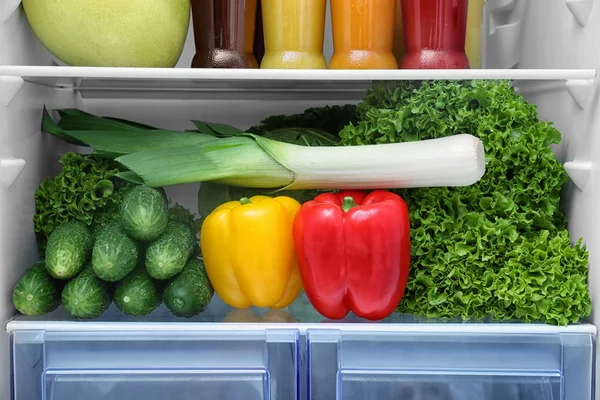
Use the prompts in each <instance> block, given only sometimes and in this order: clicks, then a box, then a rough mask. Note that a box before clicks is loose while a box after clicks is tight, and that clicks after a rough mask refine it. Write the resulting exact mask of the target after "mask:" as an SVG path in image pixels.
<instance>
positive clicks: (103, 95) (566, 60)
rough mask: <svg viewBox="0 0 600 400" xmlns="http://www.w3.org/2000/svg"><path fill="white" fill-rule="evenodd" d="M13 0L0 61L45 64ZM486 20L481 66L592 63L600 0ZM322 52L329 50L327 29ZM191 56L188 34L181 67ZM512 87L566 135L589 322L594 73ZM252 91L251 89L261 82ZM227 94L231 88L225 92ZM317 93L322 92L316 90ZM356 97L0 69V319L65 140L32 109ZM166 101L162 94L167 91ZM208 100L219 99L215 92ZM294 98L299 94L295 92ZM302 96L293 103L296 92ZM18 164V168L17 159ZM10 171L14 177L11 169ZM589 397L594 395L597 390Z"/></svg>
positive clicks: (177, 123) (176, 122)
mask: <svg viewBox="0 0 600 400" xmlns="http://www.w3.org/2000/svg"><path fill="white" fill-rule="evenodd" d="M18 4H19V1H17V0H2V1H0V64H4V65H52V64H53V62H54V61H53V59H52V57H51V56H50V55H49V54H48V52H47V51H46V50H45V49H44V48H43V47H42V46H41V45H40V44H39V42H38V41H37V39H36V38H35V37H34V35H33V34H32V32H31V30H30V28H29V26H28V24H27V21H26V19H25V16H24V14H23V11H22V9H21V8H19V7H18ZM486 9H487V12H486V17H485V18H484V27H483V33H484V37H483V40H484V44H485V45H486V46H487V51H486V52H485V54H484V63H485V66H486V67H487V68H598V67H599V66H600V55H599V50H600V1H598V0H596V1H594V0H488V4H487V6H486ZM327 31H328V33H327V34H326V44H325V53H326V55H327V56H328V58H329V56H330V55H331V53H332V46H331V35H330V29H329V25H328V27H327ZM193 53H194V46H193V40H192V36H191V28H190V36H189V40H188V43H187V44H186V48H185V50H184V52H183V54H182V57H181V60H180V63H179V65H178V66H180V67H187V66H189V64H190V62H191V58H192V56H193ZM516 86H517V88H518V89H519V90H520V91H521V92H522V93H523V95H524V96H526V97H527V99H528V100H530V101H533V102H535V103H536V104H538V105H539V111H540V118H541V119H546V120H551V121H554V122H555V124H556V126H557V127H558V128H559V129H560V130H561V132H562V133H563V143H562V144H561V145H560V146H559V147H558V148H557V154H558V156H559V158H560V159H561V161H564V162H568V163H569V164H567V166H568V169H569V173H570V174H571V176H572V177H573V180H574V181H575V182H576V183H577V184H573V183H572V184H569V187H568V188H567V190H566V191H567V196H566V198H567V199H568V201H567V204H566V207H567V211H568V216H569V218H570V230H571V232H572V234H573V239H574V240H576V239H577V238H578V237H584V238H585V239H586V243H587V245H588V247H589V249H590V268H591V272H590V286H591V290H592V296H593V298H594V299H593V300H594V305H595V306H596V307H595V308H594V320H600V307H598V305H599V303H598V301H597V297H598V295H597V293H600V276H599V274H598V271H597V268H595V265H597V264H598V263H600V260H599V257H600V232H599V230H598V229H597V227H598V226H599V222H600V221H599V213H598V211H597V209H598V207H597V204H598V203H599V199H600V177H599V176H598V172H597V171H598V163H599V162H600V135H599V134H598V133H600V121H599V119H598V117H597V115H599V114H600V104H598V101H599V94H598V93H599V92H598V81H597V80H592V81H585V80H573V81H568V82H563V81H560V82H539V83H532V82H518V83H517V84H516ZM258 87H260V85H258ZM232 89H234V90H235V88H232ZM323 90H326V89H323ZM356 95H357V94H356V93H355V92H352V93H350V94H348V93H345V94H344V93H343V92H340V93H327V92H323V93H319V91H318V90H315V91H312V92H308V93H302V94H301V93H300V92H297V93H288V92H286V91H285V90H282V91H277V90H275V91H264V92H260V91H253V90H247V91H246V92H243V93H237V94H236V92H235V91H233V92H231V91H230V92H224V91H219V92H211V91H207V92H203V93H200V92H192V93H190V92H176V93H168V92H156V93H152V94H150V95H148V94H144V93H143V92H139V93H137V94H136V93H133V94H131V93H127V96H126V92H125V91H118V90H115V91H108V92H104V91H97V92H92V91H88V92H78V91H74V90H73V89H72V88H70V87H69V85H65V86H64V87H62V88H57V87H49V86H46V85H43V84H39V83H32V82H28V81H23V80H21V79H18V78H13V77H0V162H1V164H0V323H2V324H5V323H6V322H7V320H8V319H9V318H11V317H12V316H13V315H14V309H13V307H12V305H11V300H10V295H11V292H12V287H13V285H14V283H15V282H16V280H17V278H18V276H19V275H20V274H21V273H22V272H23V271H24V270H25V268H26V267H28V266H29V265H30V264H31V263H32V262H34V261H35V260H36V259H37V257H38V255H37V251H36V248H35V237H34V234H33V229H32V227H33V225H32V215H33V211H34V203H33V194H34V192H35V190H36V188H37V185H38V183H39V181H40V180H41V179H42V178H44V177H46V176H51V175H53V174H55V173H56V172H57V171H58V169H59V165H58V163H57V160H58V158H59V157H60V155H62V154H64V152H65V151H67V150H68V147H67V146H65V145H64V144H62V143H60V142H59V141H57V140H54V139H52V138H50V137H49V136H48V135H45V134H42V133H41V131H40V119H41V110H42V107H43V106H44V105H46V106H47V107H48V108H60V107H79V108H83V109H85V110H87V111H89V112H92V113H98V114H104V115H111V116H118V117H123V118H130V119H134V120H138V121H140V122H146V123H149V124H153V125H157V126H161V127H165V128H172V129H185V128H189V127H190V125H189V124H186V121H188V120H190V119H205V120H211V121H223V122H227V123H229V124H232V125H235V126H238V127H240V128H245V127H248V126H249V125H251V124H254V123H256V122H258V121H259V120H260V119H261V118H262V117H264V116H267V115H271V114H279V113H282V114H283V113H291V112H298V111H302V110H303V109H305V108H307V107H311V106H319V105H324V104H333V103H345V102H352V101H356V100H357V96H356ZM167 98H168V99H167ZM215 98H217V99H219V100H214V99H215ZM294 98H296V100H293V99H294ZM299 98H301V100H298V99H299ZM20 160H23V161H24V162H25V165H24V167H23V169H22V171H21V172H20V173H19V169H20V166H22V161H20ZM16 174H18V175H19V176H18V177H17V178H16V179H14V182H13V179H12V178H14V177H15V175H16ZM196 188H197V185H186V186H184V187H180V188H178V189H177V190H175V191H174V190H169V195H170V196H172V197H173V200H175V201H177V202H179V203H181V204H184V205H185V206H187V207H189V208H191V209H195V207H196V204H195V201H196V193H195V190H196ZM8 366H9V362H8V338H7V337H6V335H5V333H4V330H3V329H2V330H0V399H8V398H9V391H8V389H9V388H8V383H9V381H8V379H9V371H8ZM597 398H598V397H597Z"/></svg>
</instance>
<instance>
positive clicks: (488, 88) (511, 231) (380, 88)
mask: <svg viewBox="0 0 600 400" xmlns="http://www.w3.org/2000/svg"><path fill="white" fill-rule="evenodd" d="M357 113H358V122H357V123H351V124H349V125H347V126H346V127H344V129H342V130H341V132H340V137H341V139H342V144H343V145H364V144H375V143H396V142H408V141H415V140H424V139H432V138H439V137H444V136H450V135H455V134H459V133H470V134H472V135H474V136H477V137H479V138H480V139H481V140H482V142H483V144H484V147H485V151H486V173H485V175H484V176H483V178H482V179H481V181H479V182H478V183H477V184H475V185H472V186H469V187H459V188H446V187H442V188H419V189H408V190H400V191H398V193H399V194H401V195H402V196H403V198H404V199H405V201H406V202H407V204H408V206H409V211H410V218H411V274H410V279H409V282H408V284H407V289H406V293H405V296H404V298H403V300H402V302H401V304H400V306H399V308H398V311H399V312H403V313H411V314H416V315H424V316H427V317H430V318H453V317H457V316H460V317H462V318H463V319H464V320H470V319H476V320H481V319H484V318H492V319H494V320H521V321H526V322H533V321H538V322H546V323H551V324H558V325H567V324H569V323H576V322H579V321H581V320H582V319H583V318H585V317H587V316H588V315H589V314H590V312H591V299H590V295H589V290H588V286H587V274H588V268H587V266H588V255H587V251H586V249H585V247H584V246H583V245H582V244H581V241H580V242H578V243H576V244H575V245H574V246H572V245H571V239H570V237H569V233H568V231H567V230H566V223H567V221H566V218H565V216H564V214H563V212H562V211H561V201H560V195H561V190H562V188H563V186H564V184H565V183H566V182H567V181H568V176H567V174H566V172H565V170H564V168H563V166H562V165H561V164H560V163H559V162H558V161H557V160H556V157H555V155H554V153H553V152H552V150H551V149H550V147H549V145H550V144H558V143H560V140H561V135H560V132H559V131H558V130H556V129H555V128H554V127H553V126H552V124H551V123H548V122H544V121H540V120H539V119H538V116H537V108H536V106H535V105H533V104H530V103H528V102H527V101H525V100H524V99H523V98H522V97H521V96H520V95H518V94H516V93H515V92H514V90H513V88H512V87H511V86H510V84H509V82H506V81H426V82H380V83H376V84H374V86H373V89H372V90H370V91H369V93H368V95H367V97H366V98H365V100H364V101H363V102H361V103H360V104H359V105H358V106H357Z"/></svg>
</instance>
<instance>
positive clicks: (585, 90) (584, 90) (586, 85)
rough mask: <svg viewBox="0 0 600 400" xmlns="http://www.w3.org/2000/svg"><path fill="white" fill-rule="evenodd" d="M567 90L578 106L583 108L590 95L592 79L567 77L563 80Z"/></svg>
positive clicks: (592, 87)
mask: <svg viewBox="0 0 600 400" xmlns="http://www.w3.org/2000/svg"><path fill="white" fill-rule="evenodd" d="M565 86H566V88H567V91H568V92H569V94H570V95H571V97H572V98H573V100H574V101H575V103H577V105H578V106H579V108H581V109H582V110H585V108H586V107H587V105H588V103H589V102H590V99H591V97H592V90H593V89H594V80H593V79H568V80H567V81H566V82H565Z"/></svg>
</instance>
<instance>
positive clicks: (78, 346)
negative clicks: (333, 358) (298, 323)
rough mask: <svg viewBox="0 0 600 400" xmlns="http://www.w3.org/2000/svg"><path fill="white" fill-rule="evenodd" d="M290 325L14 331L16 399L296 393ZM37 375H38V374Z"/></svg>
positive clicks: (251, 398)
mask: <svg viewBox="0 0 600 400" xmlns="http://www.w3.org/2000/svg"><path fill="white" fill-rule="evenodd" d="M298 343H299V341H298V331H297V330H295V329H285V328H282V329H263V330H247V331H246V330H243V328H242V329H240V330H223V329H221V330H219V325H213V326H211V327H209V329H206V327H204V329H181V330H172V329H170V330H168V331H160V330H157V331H145V330H144V331H135V330H133V331H119V330H118V328H117V329H115V330H108V331H104V332H103V331H81V332H77V331H69V332H65V331H62V332H52V331H41V330H39V331H35V330H31V331H21V330H18V331H15V332H13V333H12V334H11V346H12V374H13V384H14V387H13V395H14V399H15V400H34V399H35V400H67V399H82V400H83V399H85V400H101V399H102V400H136V399H139V400H165V399H171V400H177V399H186V400H187V399H211V400H213V399H214V400H221V399H223V400H236V399H239V400H263V399H265V400H268V399H292V400H296V399H297V398H298V390H299V389H298V387H299V386H298V382H297V376H298V360H299V359H298ZM40 378H41V379H40Z"/></svg>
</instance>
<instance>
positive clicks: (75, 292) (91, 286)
mask: <svg viewBox="0 0 600 400" xmlns="http://www.w3.org/2000/svg"><path fill="white" fill-rule="evenodd" d="M62 303H63V306H64V307H65V309H66V310H67V312H68V313H69V315H71V316H72V317H74V318H80V319H92V318H97V317H99V316H100V315H102V313H103V312H104V311H106V309H107V308H108V307H109V306H110V303H111V294H110V288H109V285H108V283H106V282H104V281H103V280H101V279H100V278H98V277H97V276H96V274H95V273H94V270H93V269H92V267H91V266H87V267H85V268H84V269H83V270H82V271H81V272H80V273H79V275H77V276H76V277H75V278H73V279H72V280H71V281H70V282H69V283H67V285H66V286H65V288H64V289H63V291H62Z"/></svg>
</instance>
